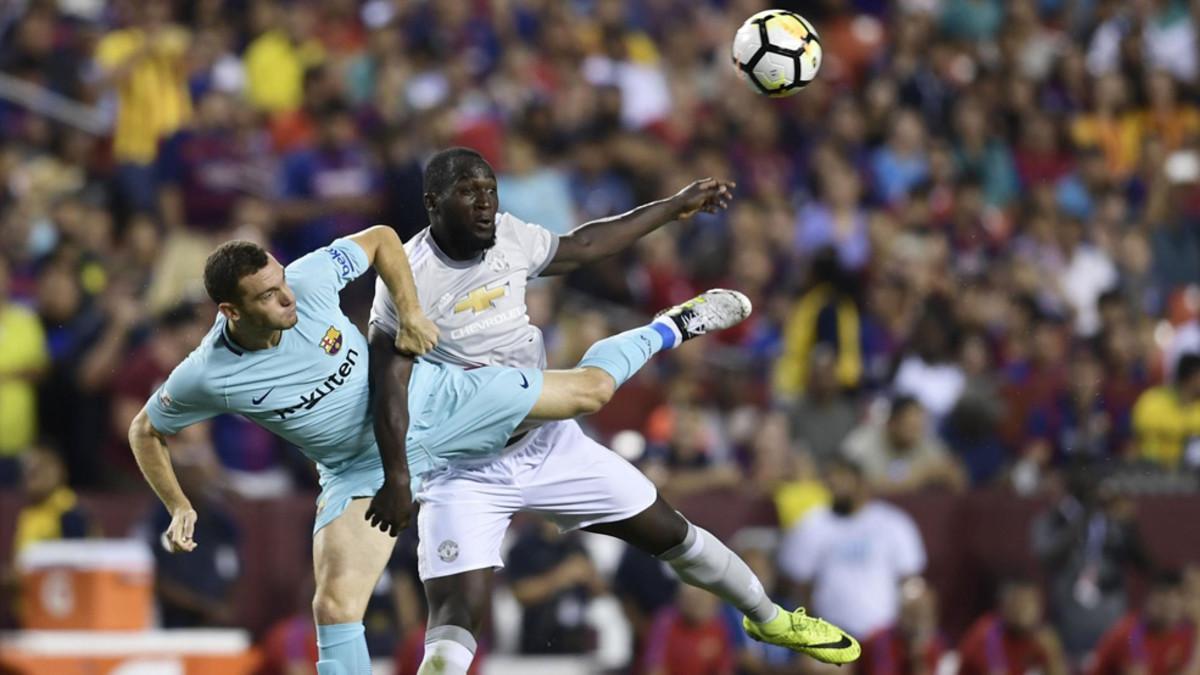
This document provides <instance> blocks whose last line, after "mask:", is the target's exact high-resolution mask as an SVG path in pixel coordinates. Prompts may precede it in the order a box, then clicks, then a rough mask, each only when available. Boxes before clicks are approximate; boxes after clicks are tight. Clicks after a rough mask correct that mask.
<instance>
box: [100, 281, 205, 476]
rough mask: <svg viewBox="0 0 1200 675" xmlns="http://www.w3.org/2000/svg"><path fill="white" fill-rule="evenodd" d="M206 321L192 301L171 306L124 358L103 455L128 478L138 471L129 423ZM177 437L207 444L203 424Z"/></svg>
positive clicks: (196, 338)
mask: <svg viewBox="0 0 1200 675" xmlns="http://www.w3.org/2000/svg"><path fill="white" fill-rule="evenodd" d="M208 324H209V322H208V317H202V316H201V315H200V308H199V307H197V306H196V305H195V304H193V303H181V304H179V305H177V306H175V307H173V308H171V309H170V310H168V311H167V312H166V313H165V314H163V315H162V316H161V317H160V318H159V319H158V321H156V322H155V324H154V329H153V333H152V334H151V336H150V338H149V340H147V341H146V343H145V344H143V345H142V346H140V347H139V348H138V349H137V351H134V352H133V353H132V354H130V355H129V357H128V358H127V359H126V360H125V364H124V372H123V374H122V376H121V378H120V379H118V380H116V381H115V382H113V385H112V403H111V408H110V416H111V427H112V429H113V434H112V440H111V442H110V444H109V448H108V452H107V453H106V459H107V463H108V464H109V466H112V467H119V468H120V469H122V470H124V471H125V472H126V474H127V475H128V478H129V479H130V480H131V481H140V480H141V474H140V473H139V472H138V468H137V464H136V463H135V462H134V459H133V454H132V453H131V452H130V451H129V440H128V437H127V434H128V431H129V424H130V422H132V421H133V418H134V417H135V416H136V415H137V414H138V412H139V411H140V410H141V409H142V406H144V405H146V401H147V400H148V399H149V398H150V395H151V394H153V393H154V392H155V391H157V390H158V388H159V386H160V385H162V383H163V382H164V381H166V379H167V376H168V375H170V374H171V369H173V368H174V367H175V366H176V365H178V364H179V363H180V362H181V361H183V360H184V359H185V358H187V355H188V354H189V353H190V352H191V351H192V350H193V349H195V348H196V346H197V345H199V344H200V340H201V339H202V338H203V337H204V334H205V333H206V332H208V327H209V325H208ZM177 440H178V441H179V442H182V443H186V444H189V445H191V444H199V445H202V446H205V447H211V444H210V442H209V436H208V425H207V424H198V425H193V426H191V427H188V428H187V429H185V430H184V431H183V432H182V433H181V434H179V436H178V437H177Z"/></svg>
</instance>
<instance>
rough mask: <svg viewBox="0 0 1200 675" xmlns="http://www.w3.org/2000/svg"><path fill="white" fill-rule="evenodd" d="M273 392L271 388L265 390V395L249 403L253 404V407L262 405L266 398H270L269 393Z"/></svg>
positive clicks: (273, 388) (273, 389)
mask: <svg viewBox="0 0 1200 675" xmlns="http://www.w3.org/2000/svg"><path fill="white" fill-rule="evenodd" d="M273 391H275V387H271V388H270V389H268V390H267V393H265V394H263V395H262V396H259V397H258V398H252V399H250V402H251V403H253V404H254V405H258V404H259V403H262V402H263V401H265V400H267V397H268V396H270V395H271V392H273Z"/></svg>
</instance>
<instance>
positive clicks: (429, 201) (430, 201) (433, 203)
mask: <svg viewBox="0 0 1200 675" xmlns="http://www.w3.org/2000/svg"><path fill="white" fill-rule="evenodd" d="M423 200H424V202H425V210H426V211H433V210H434V209H436V208H437V204H438V196H437V195H436V194H434V193H432V192H426V193H425V196H424V198H423Z"/></svg>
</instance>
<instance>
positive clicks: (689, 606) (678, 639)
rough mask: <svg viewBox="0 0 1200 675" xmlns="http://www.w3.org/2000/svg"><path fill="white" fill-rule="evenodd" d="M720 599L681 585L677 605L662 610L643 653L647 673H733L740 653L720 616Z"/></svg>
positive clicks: (676, 674)
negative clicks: (735, 648) (736, 649)
mask: <svg viewBox="0 0 1200 675" xmlns="http://www.w3.org/2000/svg"><path fill="white" fill-rule="evenodd" d="M719 610H720V600H717V598H716V596H714V595H712V594H711V593H709V592H708V591H703V590H700V589H699V588H696V587H694V586H687V585H681V586H680V587H679V590H678V595H677V597H676V599H675V604H674V606H672V607H668V608H667V609H664V610H662V611H660V612H659V613H658V616H657V617H656V618H655V620H654V626H653V627H652V628H651V629H650V639H649V640H648V641H647V645H646V651H645V652H644V653H643V654H642V657H641V658H642V663H643V671H642V672H644V673H646V675H691V673H706V674H709V675H733V673H734V672H736V671H735V670H734V668H735V664H736V658H737V655H736V653H735V652H734V645H733V640H732V639H731V638H730V634H729V629H728V627H727V626H726V624H725V622H724V621H723V620H722V619H721V616H720V611H719Z"/></svg>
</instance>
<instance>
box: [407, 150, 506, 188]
mask: <svg viewBox="0 0 1200 675" xmlns="http://www.w3.org/2000/svg"><path fill="white" fill-rule="evenodd" d="M458 162H469V163H471V164H474V163H476V162H478V163H480V164H483V165H484V166H486V167H488V168H489V169H490V168H491V165H489V164H488V163H487V160H486V159H484V158H483V155H481V154H479V153H478V152H477V151H475V150H472V149H470V148H461V147H459V148H447V149H446V150H442V151H441V152H439V153H437V154H436V155H434V156H433V157H432V158H430V160H429V164H426V165H425V181H424V185H423V186H422V190H424V192H425V193H426V194H429V193H433V194H435V195H440V194H442V193H443V192H445V191H446V190H447V189H448V188H449V187H450V186H451V185H452V184H453V183H454V167H455V165H456V164H458Z"/></svg>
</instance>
